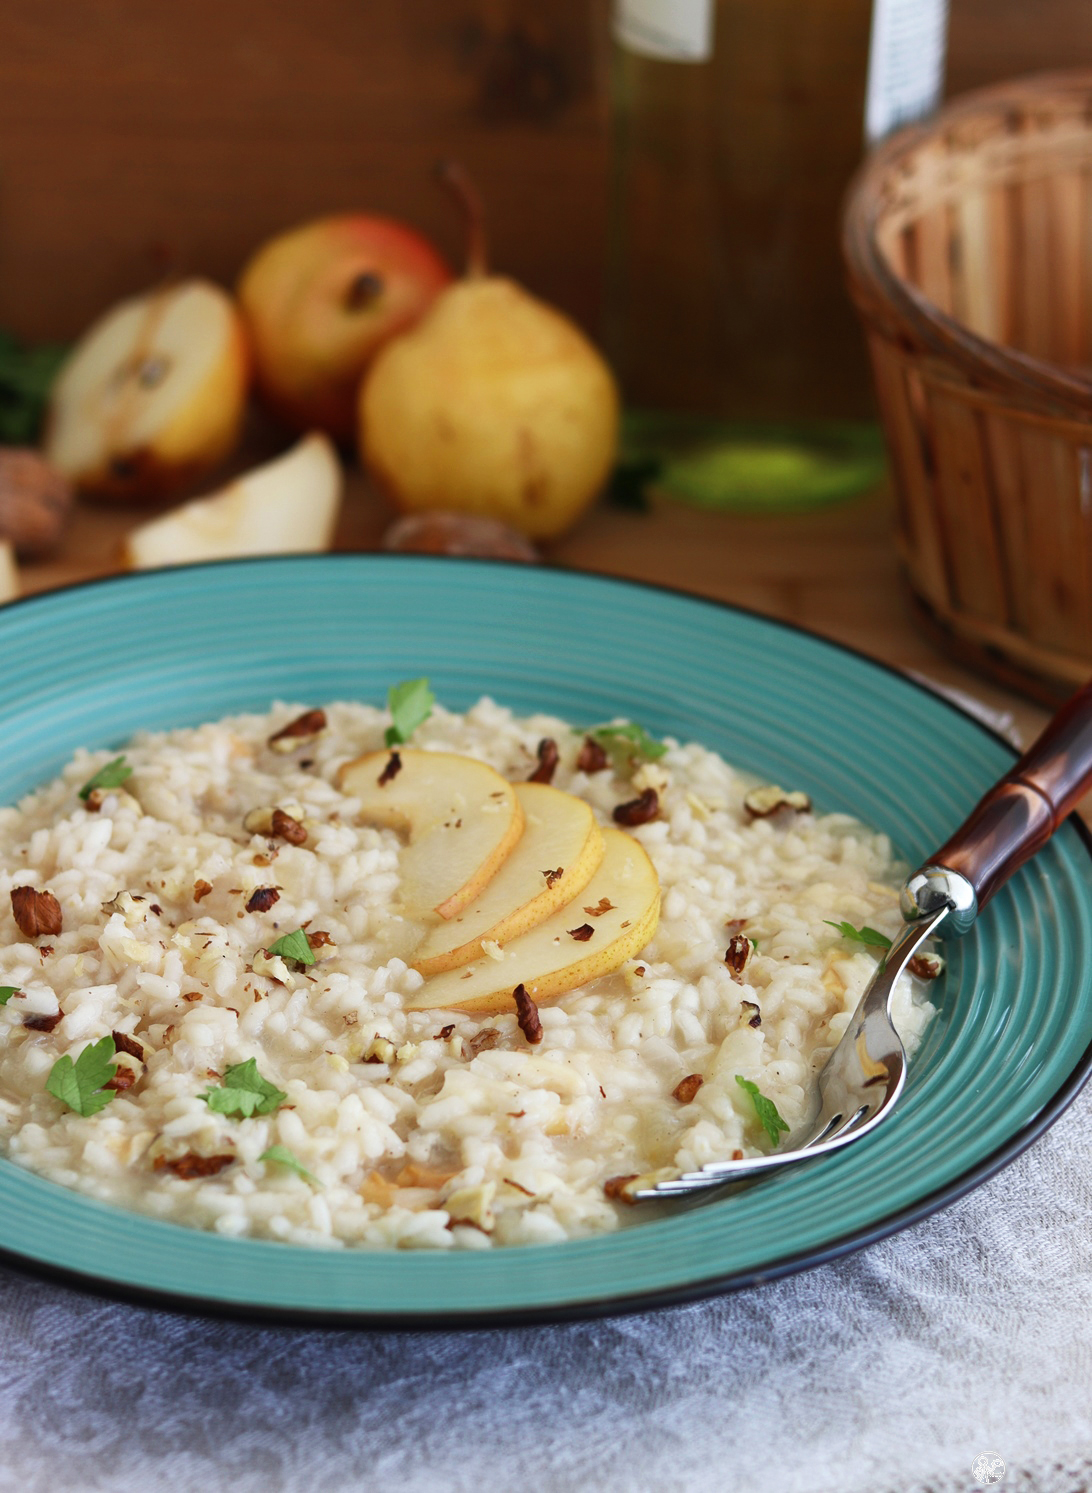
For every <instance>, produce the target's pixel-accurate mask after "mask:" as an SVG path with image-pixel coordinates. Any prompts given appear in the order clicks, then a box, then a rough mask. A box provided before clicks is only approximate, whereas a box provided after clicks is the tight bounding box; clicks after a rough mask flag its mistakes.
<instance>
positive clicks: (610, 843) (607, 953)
mask: <svg viewBox="0 0 1092 1493" xmlns="http://www.w3.org/2000/svg"><path fill="white" fill-rule="evenodd" d="M602 834H603V859H602V861H601V862H600V865H599V869H598V871H596V873H595V875H594V876H593V877H592V879H591V880H590V881H589V882H588V884H587V885H586V886H585V888H584V890H583V891H582V892H581V893H580V894H579V896H578V897H577V898H576V901H575V902H570V903H569V904H568V905H567V906H566V907H563V908H561V910H560V911H559V912H555V913H554V914H553V916H552V917H549V918H547V919H546V921H545V922H544V923H540V924H539V925H538V927H537V928H533V929H532V930H531V931H530V933H525V934H524V935H523V937H522V938H516V939H513V940H512V942H511V943H509V944H508V945H507V947H506V948H504V949H503V950H502V954H503V957H502V958H500V959H491V958H489V957H488V956H487V957H485V958H482V959H477V960H475V961H474V963H473V964H471V965H468V966H467V968H466V969H449V970H445V972H444V973H443V974H440V975H434V976H433V977H432V979H431V980H426V981H425V983H424V984H423V985H422V986H421V989H420V990H419V991H418V992H417V994H416V995H414V996H412V997H411V998H410V999H409V1000H408V1001H407V1002H406V1009H407V1010H409V1011H431V1010H435V1009H437V1008H443V1009H444V1010H451V1011H511V1010H512V1009H513V999H512V992H513V991H514V990H515V988H516V986H517V985H523V986H524V987H525V989H526V991H527V994H528V995H529V996H530V997H531V999H532V1000H535V1001H544V1000H550V999H552V997H554V996H557V995H564V994H565V992H566V991H568V990H575V989H576V987H577V986H578V985H586V984H587V982H588V981H589V980H595V979H598V977H599V976H600V975H609V974H610V973H611V972H612V971H613V970H616V969H618V968H619V967H620V966H621V965H622V964H624V963H625V961H626V960H627V959H631V958H632V957H633V956H634V955H635V954H639V953H640V951H641V950H642V949H643V948H644V946H645V944H646V943H648V941H649V939H650V938H651V937H652V935H653V934H654V933H655V932H656V925H657V923H658V922H659V920H660V882H659V878H658V877H657V875H656V868H655V867H654V866H653V864H652V862H651V861H650V860H649V858H648V856H647V855H646V854H645V851H644V849H643V847H642V846H641V845H639V844H638V843H637V841H636V840H635V839H634V838H633V837H632V835H627V834H625V833H623V831H622V830H619V829H613V828H607V829H604V830H603V831H602ZM604 902H606V903H609V906H608V907H605V908H603V910H602V911H599V909H600V908H601V907H603V904H604ZM591 909H595V911H594V912H593V911H592V910H591ZM584 927H590V928H591V930H592V932H591V935H590V937H588V938H587V939H586V940H583V939H579V938H576V937H574V936H573V934H574V930H582V929H583V928H584Z"/></svg>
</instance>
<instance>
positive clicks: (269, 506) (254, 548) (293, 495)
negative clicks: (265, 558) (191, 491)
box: [123, 432, 342, 570]
mask: <svg viewBox="0 0 1092 1493" xmlns="http://www.w3.org/2000/svg"><path fill="white" fill-rule="evenodd" d="M341 489H342V472H341V463H340V462H339V461H338V459H337V453H336V451H335V450H334V446H333V442H332V441H331V440H330V439H329V437H328V436H325V435H322V434H320V433H318V432H315V433H314V434H312V435H309V436H305V437H304V439H303V440H302V441H298V442H297V443H296V445H294V446H293V447H292V449H291V450H290V451H287V452H285V454H284V455H283V456H278V457H276V458H275V460H273V461H267V462H265V463H263V465H261V466H259V467H252V468H251V469H250V471H249V472H244V473H243V474H242V476H241V477H236V479H235V481H234V482H231V483H229V484H228V486H227V487H225V488H222V489H221V490H220V491H219V492H215V493H212V494H210V496H209V497H207V498H195V499H194V500H193V501H192V502H191V503H183V504H182V506H181V507H180V508H174V509H172V510H171V511H170V512H169V513H165V514H163V516H162V517H161V518H153V519H151V520H150V521H149V522H148V523H146V524H141V525H140V526H139V527H138V528H136V529H134V530H133V531H132V532H131V533H130V535H129V537H128V539H127V540H126V541H125V546H124V549H123V559H124V560H125V563H126V564H127V565H128V566H129V568H130V569H131V570H148V569H151V568H153V567H155V566H159V565H183V564H186V563H188V562H192V561H195V560H226V559H230V558H231V557H232V556H233V555H272V554H279V553H284V552H286V551H291V552H298V551H301V550H324V549H329V547H330V544H331V542H332V540H333V537H334V526H335V524H336V523H337V515H338V509H339V507H340V505H341Z"/></svg>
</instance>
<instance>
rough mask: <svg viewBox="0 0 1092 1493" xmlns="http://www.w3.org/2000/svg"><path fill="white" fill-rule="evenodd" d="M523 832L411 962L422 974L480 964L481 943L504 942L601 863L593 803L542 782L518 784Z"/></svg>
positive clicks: (567, 896) (560, 901)
mask: <svg viewBox="0 0 1092 1493" xmlns="http://www.w3.org/2000/svg"><path fill="white" fill-rule="evenodd" d="M516 797H517V798H518V799H519V802H520V807H521V808H522V809H523V818H524V830H523V834H522V835H521V836H520V839H519V843H518V844H517V845H516V847H515V849H514V850H513V851H512V853H511V854H510V855H509V857H508V859H507V860H506V861H505V862H504V864H503V865H502V866H501V868H500V870H499V871H498V872H497V874H496V876H494V877H493V879H492V881H491V882H490V883H489V884H488V886H487V887H486V888H485V890H484V891H483V892H482V894H481V896H480V897H478V898H477V900H476V901H474V902H472V903H471V904H470V906H469V907H467V908H465V909H464V910H463V911H462V912H460V913H456V915H455V916H454V917H453V918H451V919H450V920H449V921H447V922H443V923H440V924H439V925H438V926H436V927H434V928H432V929H431V930H430V931H429V932H428V933H427V934H426V935H425V938H424V939H423V940H422V942H421V944H420V945H419V947H418V948H417V950H416V952H415V953H414V955H413V958H412V959H411V961H410V962H411V963H412V965H413V967H414V969H418V970H420V972H421V973H422V974H423V975H426V976H428V975H437V974H440V973H441V972H442V971H443V970H445V969H455V968H456V967H457V966H458V965H461V964H469V962H470V961H471V960H472V959H480V958H481V954H482V940H483V939H491V940H492V941H494V942H495V943H498V944H503V943H508V942H509V940H511V939H513V938H519V937H520V935H521V934H524V933H527V932H529V931H530V930H531V929H532V928H535V927H537V926H538V924H539V923H541V922H544V921H545V919H546V918H548V917H549V916H550V914H551V913H554V912H556V911H557V909H558V908H559V907H564V906H565V904H566V903H567V902H571V901H572V899H573V898H574V897H575V896H576V895H577V893H578V892H580V891H581V890H582V889H583V888H584V887H585V886H586V885H587V884H588V881H589V880H590V878H591V876H592V875H593V873H594V872H595V870H596V868H597V867H598V865H599V863H600V861H601V860H602V859H603V836H602V834H601V833H600V830H599V826H598V825H597V824H596V822H595V815H594V814H593V813H592V811H591V805H590V804H587V803H585V802H584V800H583V799H582V798H577V797H576V795H575V794H572V793H562V791H561V789H560V788H550V787H547V785H546V784H545V783H517V784H516Z"/></svg>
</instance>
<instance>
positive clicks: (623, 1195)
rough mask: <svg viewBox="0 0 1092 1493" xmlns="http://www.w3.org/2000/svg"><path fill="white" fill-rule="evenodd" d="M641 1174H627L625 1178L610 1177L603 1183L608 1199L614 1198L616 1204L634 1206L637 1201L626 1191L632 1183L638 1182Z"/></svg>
mask: <svg viewBox="0 0 1092 1493" xmlns="http://www.w3.org/2000/svg"><path fill="white" fill-rule="evenodd" d="M639 1176H640V1172H627V1173H626V1175H625V1176H623V1177H608V1178H607V1180H606V1181H605V1182H604V1183H603V1191H604V1192H605V1193H606V1195H607V1197H609V1198H613V1199H614V1201H615V1202H616V1203H629V1204H631V1205H632V1204H633V1203H635V1202H636V1201H637V1199H636V1198H635V1197H633V1196H631V1194H630V1193H629V1192H628V1191H627V1190H626V1189H627V1188H628V1187H629V1184H630V1183H631V1182H636V1181H637V1179H638V1178H639Z"/></svg>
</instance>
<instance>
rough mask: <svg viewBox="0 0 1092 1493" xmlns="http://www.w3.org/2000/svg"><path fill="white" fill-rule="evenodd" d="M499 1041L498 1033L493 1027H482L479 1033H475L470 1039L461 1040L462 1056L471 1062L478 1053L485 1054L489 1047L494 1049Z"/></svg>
mask: <svg viewBox="0 0 1092 1493" xmlns="http://www.w3.org/2000/svg"><path fill="white" fill-rule="evenodd" d="M499 1041H500V1032H498V1031H497V1028H496V1027H495V1026H483V1027H482V1029H481V1031H480V1032H475V1033H474V1035H473V1036H472V1037H464V1038H463V1056H464V1057H465V1058H467V1060H468V1061H469V1060H472V1059H473V1058H476V1057H477V1056H478V1053H479V1052H485V1051H486V1050H487V1049H488V1048H490V1047H496V1045H497V1043H498V1042H499Z"/></svg>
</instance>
